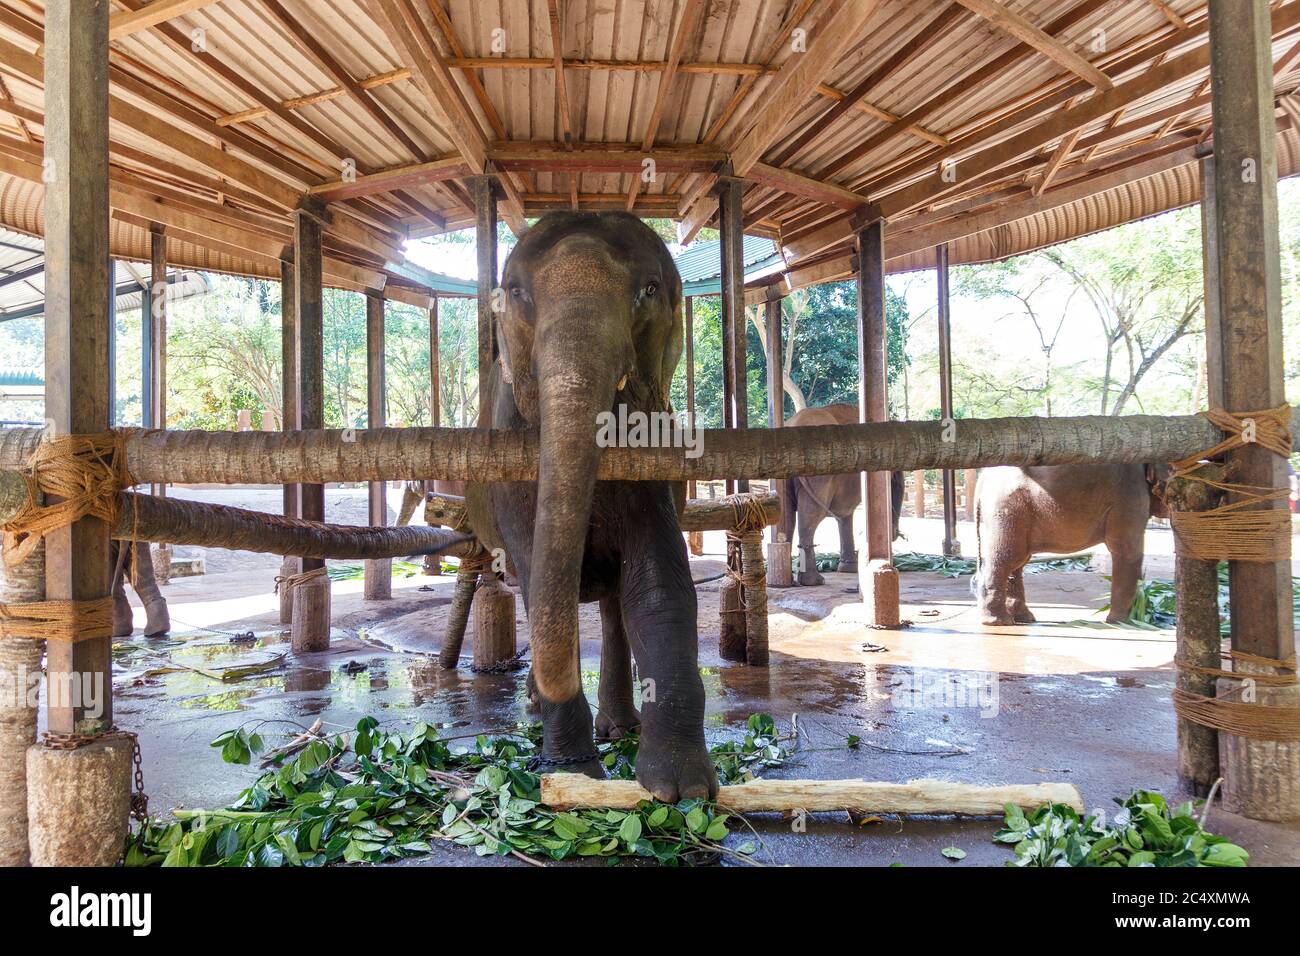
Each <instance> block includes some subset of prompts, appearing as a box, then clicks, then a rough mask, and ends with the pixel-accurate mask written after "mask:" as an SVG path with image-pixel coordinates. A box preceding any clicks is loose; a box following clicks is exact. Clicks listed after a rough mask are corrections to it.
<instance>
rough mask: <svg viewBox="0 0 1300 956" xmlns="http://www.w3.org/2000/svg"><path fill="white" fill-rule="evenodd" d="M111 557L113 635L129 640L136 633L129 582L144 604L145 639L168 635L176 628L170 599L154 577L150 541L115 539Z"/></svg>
mask: <svg viewBox="0 0 1300 956" xmlns="http://www.w3.org/2000/svg"><path fill="white" fill-rule="evenodd" d="M110 555H111V557H112V561H113V636H114V637H127V636H129V635H130V634H131V633H132V632H134V630H135V622H134V620H133V616H132V612H131V602H130V601H129V600H128V599H127V596H126V583H127V582H128V581H130V582H131V587H132V588H133V589H134V590H135V593H136V597H138V598H139V599H140V603H141V604H143V605H144V614H145V623H144V633H145V636H146V637H153V636H155V635H158V634H166V633H167V632H168V631H170V630H171V627H172V622H171V616H170V615H169V614H168V612H167V599H166V598H165V597H163V596H162V591H160V590H159V589H158V579H157V578H156V577H155V576H154V571H153V556H152V555H151V554H150V553H149V542H148V541H117V540H114V541H113V546H112V550H111V551H110Z"/></svg>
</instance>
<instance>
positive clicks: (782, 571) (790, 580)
mask: <svg viewBox="0 0 1300 956" xmlns="http://www.w3.org/2000/svg"><path fill="white" fill-rule="evenodd" d="M790 548H791V545H790V542H789V541H786V540H784V539H783V540H781V541H769V542H768V543H767V586H768V587H770V588H792V587H794V571H793V565H792V564H791V561H790V559H791V551H790Z"/></svg>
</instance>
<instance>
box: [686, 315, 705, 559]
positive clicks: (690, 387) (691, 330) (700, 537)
mask: <svg viewBox="0 0 1300 956" xmlns="http://www.w3.org/2000/svg"><path fill="white" fill-rule="evenodd" d="M682 337H683V338H684V339H685V341H686V356H685V360H686V418H687V421H688V422H689V424H690V427H691V428H696V427H698V425H699V423H698V422H696V420H695V297H694V296H689V295H688V296H685V297H683V299H682ZM686 497H687V498H694V497H695V482H693V481H688V482H687V483H686ZM686 546H687V547H688V548H689V549H690V552H691V554H693V555H695V556H696V557H699V556H700V555H702V554H703V553H704V533H703V532H701V531H692V532H690V533H688V534H687V535H686Z"/></svg>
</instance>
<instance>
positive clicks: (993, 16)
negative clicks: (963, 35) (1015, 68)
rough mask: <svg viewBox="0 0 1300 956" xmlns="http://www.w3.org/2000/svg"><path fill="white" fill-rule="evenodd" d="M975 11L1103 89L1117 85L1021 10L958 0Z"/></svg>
mask: <svg viewBox="0 0 1300 956" xmlns="http://www.w3.org/2000/svg"><path fill="white" fill-rule="evenodd" d="M957 2H958V3H960V4H961V5H962V6H963V7H965V8H966V9H967V10H970V11H971V12H972V13H977V14H979V15H980V16H981V17H983V18H984V19H985V20H987V21H989V23H991V24H993V25H994V26H995V27H997V28H998V29H999V30H1002V31H1003V32H1005V33H1009V34H1011V35H1012V36H1013V37H1015V38H1016V39H1017V40H1019V41H1020V42H1021V43H1025V44H1028V45H1029V46H1031V47H1033V48H1034V49H1035V50H1037V51H1038V52H1039V53H1041V54H1043V55H1044V56H1046V57H1047V58H1048V59H1050V60H1053V61H1055V62H1056V63H1058V64H1059V65H1060V66H1063V67H1064V68H1065V69H1067V70H1069V71H1070V72H1071V73H1074V74H1075V75H1076V76H1078V77H1080V78H1081V79H1084V80H1087V81H1088V82H1089V83H1091V84H1092V85H1093V86H1095V87H1096V88H1097V89H1099V90H1109V89H1111V88H1112V87H1114V85H1115V84H1114V83H1113V82H1111V79H1110V77H1109V76H1107V75H1106V74H1105V73H1103V72H1101V70H1099V69H1097V68H1096V67H1095V66H1093V65H1092V64H1091V63H1089V62H1088V61H1087V60H1086V59H1084V58H1083V57H1082V56H1080V55H1079V54H1078V53H1075V52H1074V51H1073V50H1071V49H1070V48H1069V47H1068V46H1066V45H1065V44H1064V43H1062V42H1061V41H1060V40H1058V39H1056V38H1055V37H1053V36H1051V35H1050V34H1048V33H1046V32H1044V31H1043V30H1040V29H1039V28H1038V27H1036V26H1035V25H1034V24H1033V23H1031V22H1030V21H1029V20H1027V19H1025V18H1024V17H1023V16H1021V15H1020V14H1018V13H1015V12H1014V11H1012V10H1009V9H1007V7H1005V6H1004V5H1003V4H1001V3H999V2H998V0H957Z"/></svg>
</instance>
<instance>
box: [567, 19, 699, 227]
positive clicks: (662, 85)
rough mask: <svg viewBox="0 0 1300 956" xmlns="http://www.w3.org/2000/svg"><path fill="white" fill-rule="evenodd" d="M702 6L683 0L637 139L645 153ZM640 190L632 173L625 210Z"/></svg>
mask: <svg viewBox="0 0 1300 956" xmlns="http://www.w3.org/2000/svg"><path fill="white" fill-rule="evenodd" d="M550 3H551V4H552V6H554V4H555V0H550ZM704 6H705V3H704V0H686V6H685V7H683V8H682V17H681V20H679V21H678V23H677V30H676V32H674V34H673V38H672V41H671V42H670V44H669V46H668V58H667V59H666V60H665V61H664V68H663V72H662V73H661V74H660V75H659V89H658V90H657V91H656V92H655V102H654V107H653V108H652V109H651V110H650V119H649V120H648V121H647V122H646V130H645V136H644V137H643V138H642V140H641V148H642V149H643V150H645V151H646V152H649V151H650V150H652V149H653V148H654V144H655V139H656V138H658V136H659V124H660V123H661V122H663V116H664V110H665V109H666V108H667V107H668V100H669V97H670V96H671V95H672V90H673V81H674V80H676V79H677V68H678V66H680V65H681V62H682V56H683V55H684V54H685V52H686V44H687V43H688V42H689V41H690V39H691V37H693V36H694V35H695V30H696V27H697V26H698V25H699V22H700V15H701V14H702V13H703V12H704ZM640 191H641V176H640V175H639V174H634V175H633V176H632V184H631V186H629V187H628V191H627V209H628V211H629V212H630V211H631V210H632V208H633V207H634V206H635V205H636V197H637V193H639V192H640Z"/></svg>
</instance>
